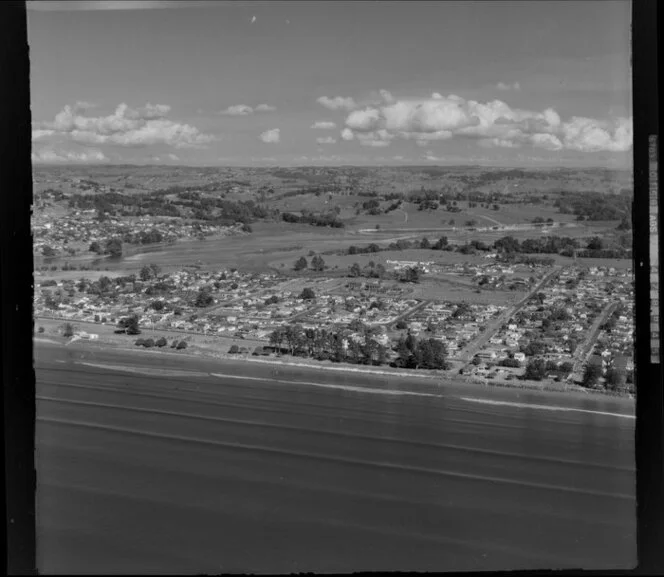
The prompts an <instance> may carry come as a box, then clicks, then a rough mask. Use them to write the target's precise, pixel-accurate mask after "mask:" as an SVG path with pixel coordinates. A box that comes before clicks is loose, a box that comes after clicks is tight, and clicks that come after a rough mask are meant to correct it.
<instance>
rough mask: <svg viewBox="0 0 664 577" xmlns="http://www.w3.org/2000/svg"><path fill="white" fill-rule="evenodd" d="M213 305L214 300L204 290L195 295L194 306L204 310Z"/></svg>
mask: <svg viewBox="0 0 664 577" xmlns="http://www.w3.org/2000/svg"><path fill="white" fill-rule="evenodd" d="M213 303H214V298H213V296H212V295H211V294H210V292H209V291H207V290H205V289H201V290H200V291H198V294H197V295H196V301H195V302H194V306H196V307H198V308H205V307H209V306H210V305H211V304H213Z"/></svg>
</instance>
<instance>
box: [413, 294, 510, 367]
mask: <svg viewBox="0 0 664 577" xmlns="http://www.w3.org/2000/svg"><path fill="white" fill-rule="evenodd" d="M506 309H507V307H506V306H502V305H496V304H464V306H463V309H460V307H459V304H458V303H453V302H449V301H433V302H428V303H427V304H426V305H425V306H424V307H422V308H420V309H419V310H417V311H416V312H415V313H414V314H412V315H410V316H409V317H408V327H407V328H408V331H409V332H410V333H412V334H414V335H415V336H418V335H420V334H422V333H423V332H424V331H426V330H428V329H433V330H429V333H430V334H429V335H428V336H429V338H435V339H436V340H439V341H441V342H443V343H444V344H445V345H446V347H447V351H448V353H449V354H450V355H451V356H454V355H455V354H456V353H457V352H459V351H460V350H461V349H463V348H464V347H465V346H466V345H467V344H468V343H470V342H471V341H472V340H473V339H475V338H477V337H478V336H479V335H480V333H481V332H482V331H483V330H484V327H485V326H486V323H488V322H489V321H490V320H491V319H494V318H496V317H497V316H499V315H500V314H501V313H503V312H504V311H505V310H506Z"/></svg>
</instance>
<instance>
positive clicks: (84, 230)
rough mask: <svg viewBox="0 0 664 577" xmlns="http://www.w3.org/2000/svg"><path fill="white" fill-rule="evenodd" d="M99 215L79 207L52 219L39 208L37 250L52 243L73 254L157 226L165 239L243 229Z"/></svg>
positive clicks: (35, 225)
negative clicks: (92, 245)
mask: <svg viewBox="0 0 664 577" xmlns="http://www.w3.org/2000/svg"><path fill="white" fill-rule="evenodd" d="M95 214H96V211H95V210H77V211H74V212H72V213H71V214H67V215H66V216H62V217H59V218H52V217H47V216H46V215H44V214H42V213H40V212H39V211H36V212H35V213H34V214H33V217H32V231H33V235H34V243H33V250H34V251H35V252H37V253H41V251H42V249H43V248H44V247H45V246H49V247H51V248H52V249H53V250H55V251H56V253H57V254H65V253H67V252H68V253H69V254H72V251H73V249H76V252H86V251H87V250H88V248H89V246H90V244H91V243H92V242H94V241H97V242H98V243H100V244H101V245H103V243H105V242H106V241H107V240H108V239H110V238H114V237H118V238H120V239H122V238H123V237H124V236H125V235H126V234H132V235H135V234H140V233H149V232H150V231H152V230H154V229H156V230H158V231H159V233H160V234H161V238H162V242H174V241H176V240H178V239H187V238H198V237H200V236H201V235H202V236H211V235H216V234H232V233H237V232H239V230H240V227H239V226H231V227H229V226H223V227H222V226H217V225H212V224H207V223H197V224H189V223H185V222H184V221H183V220H182V219H181V218H176V217H159V218H155V217H151V216H139V217H122V218H121V219H120V218H115V217H110V218H108V219H107V220H104V221H103V222H99V221H98V220H96V219H95ZM68 249H72V250H68Z"/></svg>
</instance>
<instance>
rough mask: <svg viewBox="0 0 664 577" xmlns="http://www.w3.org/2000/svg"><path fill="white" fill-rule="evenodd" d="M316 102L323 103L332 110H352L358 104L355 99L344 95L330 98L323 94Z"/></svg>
mask: <svg viewBox="0 0 664 577" xmlns="http://www.w3.org/2000/svg"><path fill="white" fill-rule="evenodd" d="M316 102H318V103H319V104H322V105H323V106H324V107H325V108H329V109H330V110H352V109H353V108H355V107H356V106H357V104H356V103H355V100H353V99H352V98H350V97H348V98H345V97H343V96H335V97H334V98H329V97H327V96H321V97H320V98H318V99H316Z"/></svg>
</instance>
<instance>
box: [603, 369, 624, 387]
mask: <svg viewBox="0 0 664 577" xmlns="http://www.w3.org/2000/svg"><path fill="white" fill-rule="evenodd" d="M605 378H606V388H607V389H609V390H610V391H618V390H620V389H623V388H624V387H625V383H626V381H627V374H626V372H625V371H623V370H620V369H616V368H610V369H609V370H608V371H606V377H605Z"/></svg>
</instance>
